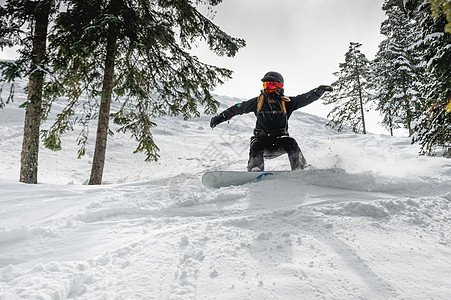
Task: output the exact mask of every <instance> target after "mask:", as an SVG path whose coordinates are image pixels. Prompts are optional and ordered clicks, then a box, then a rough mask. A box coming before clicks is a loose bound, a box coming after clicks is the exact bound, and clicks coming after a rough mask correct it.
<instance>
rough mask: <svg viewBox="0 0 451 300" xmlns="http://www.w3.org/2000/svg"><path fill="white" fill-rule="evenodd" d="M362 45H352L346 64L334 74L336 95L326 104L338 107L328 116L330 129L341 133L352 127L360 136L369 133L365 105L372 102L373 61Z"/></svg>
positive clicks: (346, 55)
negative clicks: (347, 127)
mask: <svg viewBox="0 0 451 300" xmlns="http://www.w3.org/2000/svg"><path fill="white" fill-rule="evenodd" d="M361 46H362V44H360V43H354V42H351V43H350V46H349V50H348V52H347V53H346V54H345V62H344V63H340V65H339V67H340V70H339V71H338V72H335V73H334V75H335V76H337V77H338V79H337V80H336V81H335V82H334V83H332V87H333V88H334V92H332V93H329V94H328V95H325V96H324V104H334V108H333V109H332V110H331V111H330V113H329V114H328V118H331V120H330V122H329V123H328V125H329V126H332V127H333V128H336V129H337V130H338V131H341V130H342V129H343V127H344V126H350V127H351V128H352V130H353V131H354V132H356V133H360V132H363V133H364V134H366V124H365V110H366V109H365V104H366V103H368V101H369V100H370V99H371V92H370V90H371V74H372V73H371V62H370V61H369V60H368V59H367V58H366V57H365V55H364V54H363V53H362V52H360V49H359V48H360V47H361Z"/></svg>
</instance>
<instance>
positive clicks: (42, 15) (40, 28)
mask: <svg viewBox="0 0 451 300" xmlns="http://www.w3.org/2000/svg"><path fill="white" fill-rule="evenodd" d="M56 7H57V2H56V1H53V0H41V1H24V0H8V1H6V4H5V6H4V7H2V8H1V10H0V19H1V24H2V25H1V27H0V48H1V49H3V48H4V47H12V46H19V47H20V50H19V53H20V58H19V59H17V60H16V61H13V62H0V70H1V78H2V80H3V81H7V82H14V80H15V79H16V78H21V77H27V76H28V77H29V82H28V86H27V90H28V96H27V101H26V103H24V104H23V105H22V107H25V108H26V113H25V124H24V136H23V144H22V154H21V161H20V162H21V163H20V181H21V182H24V183H37V176H38V153H39V134H40V133H39V130H40V125H41V120H42V118H43V100H42V94H43V86H44V79H45V73H46V71H47V58H46V56H47V35H48V27H49V21H50V17H51V16H52V15H53V14H54V13H55V12H56ZM13 92H14V85H13V84H12V85H11V90H10V96H9V97H8V100H7V101H6V102H9V101H10V100H11V99H12V97H13V95H14V94H13ZM4 104H5V103H4V102H3V101H1V102H0V106H2V107H3V105H4Z"/></svg>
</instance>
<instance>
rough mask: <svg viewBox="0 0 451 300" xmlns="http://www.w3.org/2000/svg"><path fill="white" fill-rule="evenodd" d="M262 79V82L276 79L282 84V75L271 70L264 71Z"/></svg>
mask: <svg viewBox="0 0 451 300" xmlns="http://www.w3.org/2000/svg"><path fill="white" fill-rule="evenodd" d="M262 81H263V82H266V81H276V82H279V83H282V84H283V77H282V75H280V73H277V72H274V71H271V72H268V73H266V74H265V76H263V78H262Z"/></svg>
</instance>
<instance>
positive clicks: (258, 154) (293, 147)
mask: <svg viewBox="0 0 451 300" xmlns="http://www.w3.org/2000/svg"><path fill="white" fill-rule="evenodd" d="M285 153H287V154H288V159H289V160H290V165H291V170H296V169H303V168H304V166H305V165H306V164H307V162H306V160H305V158H304V155H302V151H301V148H299V146H298V143H297V142H296V140H295V139H294V138H292V137H289V136H280V137H257V136H253V137H251V146H250V149H249V162H248V164H247V170H248V171H264V170H265V162H264V158H265V157H267V158H273V157H277V156H280V155H282V154H285Z"/></svg>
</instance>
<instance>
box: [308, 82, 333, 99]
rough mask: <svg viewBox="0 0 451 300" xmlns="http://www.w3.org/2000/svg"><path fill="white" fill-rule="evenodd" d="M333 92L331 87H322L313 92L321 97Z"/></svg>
mask: <svg viewBox="0 0 451 300" xmlns="http://www.w3.org/2000/svg"><path fill="white" fill-rule="evenodd" d="M333 90H334V89H333V88H332V87H331V86H329V85H320V86H319V87H317V88H316V89H315V90H314V91H313V92H314V93H315V94H317V95H318V96H320V97H321V96H322V95H323V94H324V93H325V92H332V91H333Z"/></svg>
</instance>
